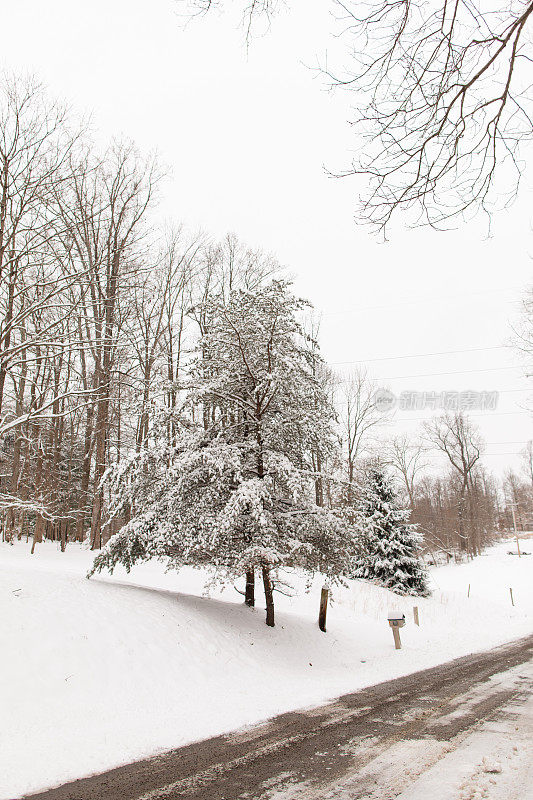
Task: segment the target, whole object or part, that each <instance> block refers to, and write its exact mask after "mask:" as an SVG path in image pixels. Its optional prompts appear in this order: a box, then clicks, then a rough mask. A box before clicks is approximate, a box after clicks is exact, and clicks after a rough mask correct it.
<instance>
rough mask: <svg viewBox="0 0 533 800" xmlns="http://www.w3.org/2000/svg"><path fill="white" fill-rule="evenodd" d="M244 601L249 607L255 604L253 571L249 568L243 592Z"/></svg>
mask: <svg viewBox="0 0 533 800" xmlns="http://www.w3.org/2000/svg"><path fill="white" fill-rule="evenodd" d="M244 602H245V603H246V605H247V606H250V608H253V607H254V606H255V571H254V570H253V569H250V570H248V571H247V573H246V589H245V592H244Z"/></svg>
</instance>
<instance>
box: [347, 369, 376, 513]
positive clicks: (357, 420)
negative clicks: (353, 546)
mask: <svg viewBox="0 0 533 800" xmlns="http://www.w3.org/2000/svg"><path fill="white" fill-rule="evenodd" d="M339 386H340V391H339V400H338V405H339V409H340V422H341V435H342V441H343V447H344V456H345V461H346V478H347V481H348V498H347V499H348V502H349V503H350V502H351V500H352V496H353V490H352V487H353V483H354V479H355V470H356V462H357V459H358V458H359V457H360V456H361V455H362V453H363V452H364V450H365V448H366V447H367V445H368V443H369V441H370V433H371V431H372V429H373V428H375V427H376V426H377V425H379V424H380V423H381V422H382V420H383V414H382V413H381V412H380V411H379V409H378V407H377V406H376V401H375V392H376V384H375V382H374V381H373V380H372V379H371V378H370V377H369V375H368V373H367V371H366V370H365V369H357V370H355V371H354V372H352V373H351V375H349V376H348V377H347V378H346V379H341V380H340V381H339Z"/></svg>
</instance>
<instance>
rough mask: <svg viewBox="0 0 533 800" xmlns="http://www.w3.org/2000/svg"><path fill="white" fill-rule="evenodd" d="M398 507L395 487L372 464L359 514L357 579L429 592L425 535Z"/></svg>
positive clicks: (409, 591)
mask: <svg viewBox="0 0 533 800" xmlns="http://www.w3.org/2000/svg"><path fill="white" fill-rule="evenodd" d="M409 515H410V512H409V511H407V510H403V509H401V508H400V507H399V505H398V502H397V499H396V495H395V492H394V489H393V487H392V485H391V483H390V481H389V479H388V478H387V476H386V475H385V473H384V472H383V470H382V469H380V468H379V467H371V468H370V469H369V471H368V474H367V477H366V483H365V486H364V487H363V494H362V499H361V504H360V508H359V514H358V527H359V529H360V536H361V538H360V544H359V547H360V555H359V559H358V564H357V568H356V571H355V574H354V577H356V578H366V579H367V580H371V581H374V582H375V583H379V584H381V585H382V586H386V587H387V588H388V589H392V590H393V591H394V592H398V594H408V595H420V596H422V597H424V596H427V595H428V594H429V589H428V587H427V575H426V570H425V567H424V565H423V562H422V560H421V559H420V558H419V556H418V547H419V545H420V542H421V539H422V536H421V534H420V533H419V532H418V529H417V527H416V525H412V524H410V523H409V522H408V520H409Z"/></svg>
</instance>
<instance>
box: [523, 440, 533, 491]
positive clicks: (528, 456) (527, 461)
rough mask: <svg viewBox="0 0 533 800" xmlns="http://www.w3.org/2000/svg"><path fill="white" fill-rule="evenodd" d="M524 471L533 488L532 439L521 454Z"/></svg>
mask: <svg viewBox="0 0 533 800" xmlns="http://www.w3.org/2000/svg"><path fill="white" fill-rule="evenodd" d="M521 456H522V464H523V470H524V472H525V474H526V475H527V479H528V481H529V482H530V483H531V486H532V487H533V441H532V440H531V439H530V440H529V441H528V443H527V444H526V446H525V447H524V449H523V450H522V452H521Z"/></svg>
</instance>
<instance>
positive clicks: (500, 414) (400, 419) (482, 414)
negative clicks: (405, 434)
mask: <svg viewBox="0 0 533 800" xmlns="http://www.w3.org/2000/svg"><path fill="white" fill-rule="evenodd" d="M429 410H431V411H435V410H436V409H428V411H429ZM466 413H467V415H468V416H469V417H486V416H487V415H490V416H491V417H503V416H508V415H510V414H528V415H529V416H531V411H481V412H480V413H477V414H471V413H470V412H466ZM390 419H391V421H394V422H420V421H422V422H425V421H426V420H427V419H428V417H391V418H390Z"/></svg>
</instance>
